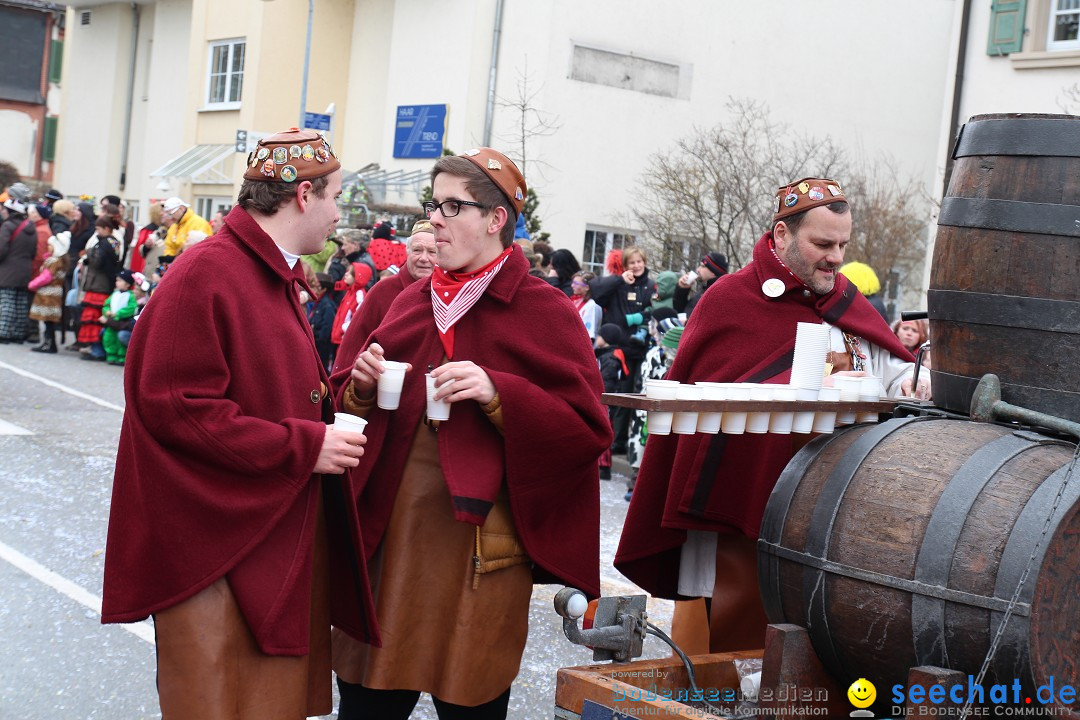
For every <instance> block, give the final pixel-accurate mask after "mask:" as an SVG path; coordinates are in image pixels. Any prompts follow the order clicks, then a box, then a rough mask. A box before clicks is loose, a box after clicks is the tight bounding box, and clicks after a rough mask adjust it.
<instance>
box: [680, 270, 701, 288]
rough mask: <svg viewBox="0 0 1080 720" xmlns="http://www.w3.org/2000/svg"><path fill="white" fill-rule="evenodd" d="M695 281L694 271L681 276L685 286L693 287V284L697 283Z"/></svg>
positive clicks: (696, 276)
mask: <svg viewBox="0 0 1080 720" xmlns="http://www.w3.org/2000/svg"><path fill="white" fill-rule="evenodd" d="M697 279H698V274H697V271H696V270H690V271H689V272H687V273H686V274H685V275H683V280H684V281H685V282H686V284H687V285H693V284H694V283H695V282H697Z"/></svg>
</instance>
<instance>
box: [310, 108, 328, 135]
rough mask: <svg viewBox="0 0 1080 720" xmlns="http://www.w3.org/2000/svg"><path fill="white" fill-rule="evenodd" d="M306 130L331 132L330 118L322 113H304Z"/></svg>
mask: <svg viewBox="0 0 1080 720" xmlns="http://www.w3.org/2000/svg"><path fill="white" fill-rule="evenodd" d="M304 129H305V130H321V131H323V132H329V130H330V116H329V115H323V114H322V113H313V112H305V113H304Z"/></svg>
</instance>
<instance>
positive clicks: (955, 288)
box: [927, 115, 1080, 421]
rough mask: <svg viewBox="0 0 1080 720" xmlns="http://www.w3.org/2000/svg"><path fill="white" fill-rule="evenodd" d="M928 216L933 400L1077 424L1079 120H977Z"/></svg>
mask: <svg viewBox="0 0 1080 720" xmlns="http://www.w3.org/2000/svg"><path fill="white" fill-rule="evenodd" d="M953 158H954V164H953V172H952V178H951V180H950V182H949V188H948V191H947V192H946V195H945V198H944V199H943V200H942V203H941V212H940V214H939V215H938V231H937V240H936V241H935V245H934V260H933V265H932V267H931V271H930V289H929V292H928V294H927V309H928V311H929V315H930V341H931V343H932V345H933V370H932V371H931V375H932V380H933V385H934V403H935V404H936V405H939V406H941V407H944V408H947V409H949V410H952V411H954V412H960V413H964V414H967V412H968V408H969V405H970V403H971V396H972V393H973V392H974V389H975V385H976V384H977V383H978V381H979V378H981V377H982V376H983V375H985V374H987V373H995V374H996V375H997V376H998V377H999V378H1000V379H1001V382H1002V387H1001V396H1002V400H1004V401H1006V402H1010V403H1013V404H1015V405H1020V406H1022V407H1026V408H1030V409H1032V410H1038V411H1040V412H1045V413H1049V414H1051V415H1057V416H1059V417H1065V418H1068V419H1070V420H1074V421H1080V372H1078V370H1080V364H1078V363H1077V362H1076V359H1075V358H1076V357H1077V355H1078V353H1080V117H1076V116H1073V115H976V116H975V117H973V118H971V120H970V121H969V122H968V123H967V124H965V125H964V126H963V128H962V129H961V132H960V134H959V136H958V138H957V141H956V146H955V149H954V151H953Z"/></svg>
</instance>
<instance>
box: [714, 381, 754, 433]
mask: <svg viewBox="0 0 1080 720" xmlns="http://www.w3.org/2000/svg"><path fill="white" fill-rule="evenodd" d="M724 384H725V385H727V391H728V397H727V399H728V400H749V399H750V384H749V383H724ZM720 432H722V433H724V434H725V435H742V434H743V433H744V432H746V413H745V412H731V411H726V412H725V413H724V417H723V418H722V419H721V421H720Z"/></svg>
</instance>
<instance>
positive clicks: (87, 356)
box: [79, 353, 105, 362]
mask: <svg viewBox="0 0 1080 720" xmlns="http://www.w3.org/2000/svg"><path fill="white" fill-rule="evenodd" d="M79 359H80V360H94V361H97V362H105V357H104V356H102V357H97V356H96V355H91V354H90V353H86V354H85V355H80V356H79Z"/></svg>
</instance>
